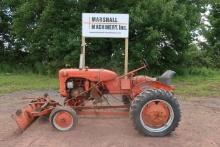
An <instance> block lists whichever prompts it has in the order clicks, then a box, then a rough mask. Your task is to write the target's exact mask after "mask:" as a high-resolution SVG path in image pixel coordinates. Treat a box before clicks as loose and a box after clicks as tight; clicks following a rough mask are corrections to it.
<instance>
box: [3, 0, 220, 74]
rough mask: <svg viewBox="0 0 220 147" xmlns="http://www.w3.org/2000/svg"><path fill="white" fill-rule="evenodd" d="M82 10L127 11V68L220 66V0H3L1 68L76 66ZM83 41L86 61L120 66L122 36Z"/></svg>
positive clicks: (35, 69)
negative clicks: (144, 63)
mask: <svg viewBox="0 0 220 147" xmlns="http://www.w3.org/2000/svg"><path fill="white" fill-rule="evenodd" d="M83 12H86V13H128V14H129V17H130V20H129V22H130V24H129V69H133V68H136V67H138V66H140V60H141V59H143V58H144V59H146V60H147V61H148V63H149V64H150V67H151V69H152V70H154V71H161V70H164V69H168V68H171V69H180V68H189V67H211V68H219V67H220V27H219V26H220V2H218V0H216V1H214V0H213V1H208V0H139V1H137V0H120V1H118V0H111V1H110V0H2V1H1V2H0V63H1V65H0V69H1V68H2V70H4V69H5V70H10V69H11V68H13V69H27V70H31V71H33V72H37V73H55V72H56V71H57V70H58V69H60V68H63V67H78V64H79V54H80V48H81V27H82V26H81V15H82V13H83ZM203 19H205V20H203ZM198 38H203V40H202V41H201V39H198ZM86 43H87V45H86V65H87V66H89V67H92V68H101V67H103V68H110V69H114V70H117V71H122V70H123V62H124V60H123V58H124V42H123V39H105V38H102V39H100V38H99V39H95V38H92V39H91V38H90V39H86Z"/></svg>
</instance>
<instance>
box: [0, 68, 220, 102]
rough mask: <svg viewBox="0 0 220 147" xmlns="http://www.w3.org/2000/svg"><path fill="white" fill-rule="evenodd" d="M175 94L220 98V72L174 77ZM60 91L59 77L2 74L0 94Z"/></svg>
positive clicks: (185, 96)
mask: <svg viewBox="0 0 220 147" xmlns="http://www.w3.org/2000/svg"><path fill="white" fill-rule="evenodd" d="M173 84H174V85H175V86H176V90H175V93H176V94H177V95H180V96H184V98H187V97H220V72H218V71H217V72H213V73H212V74H210V75H185V76H177V77H174V80H173ZM41 89H58V79H57V77H55V76H54V77H51V76H43V75H37V74H3V73H1V74H0V93H1V94H2V93H9V92H13V91H19V90H41Z"/></svg>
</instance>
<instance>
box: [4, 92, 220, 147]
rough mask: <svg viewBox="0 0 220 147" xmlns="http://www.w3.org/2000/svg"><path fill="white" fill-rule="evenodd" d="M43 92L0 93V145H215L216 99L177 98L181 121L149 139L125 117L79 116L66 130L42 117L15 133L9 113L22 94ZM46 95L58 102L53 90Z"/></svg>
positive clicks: (219, 141)
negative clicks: (166, 133)
mask: <svg viewBox="0 0 220 147" xmlns="http://www.w3.org/2000/svg"><path fill="white" fill-rule="evenodd" d="M45 92H46V91H21V92H14V93H11V94H5V95H1V96H0V147H74V146H78V147H88V146H91V147H123V146H124V147H137V146H139V147H142V146H143V147H144V146H150V147H161V146H166V147H175V146H178V147H219V146H220V127H219V122H220V98H207V99H199V98H194V99H193V100H191V101H188V100H187V101H185V100H182V99H181V100H180V104H181V109H182V120H181V123H180V126H179V127H178V128H177V129H176V131H175V132H173V133H172V135H171V136H168V137H161V138H153V137H144V136H142V135H140V134H138V133H137V132H136V131H135V130H134V128H133V126H132V123H131V121H130V119H129V118H79V125H78V126H77V128H76V129H75V130H72V131H69V132H58V131H56V130H54V129H53V128H52V127H51V126H50V124H49V122H48V120H47V119H46V118H40V119H38V120H37V121H36V122H34V123H33V124H32V125H31V127H30V128H28V129H27V130H26V131H25V132H24V133H23V134H20V135H17V134H16V133H15V130H16V128H17V126H16V124H15V122H14V121H13V120H12V119H11V114H12V113H14V112H15V111H16V109H18V108H21V107H22V106H23V105H25V104H27V103H28V101H29V100H27V99H26V100H25V99H22V98H23V97H34V96H40V95H43V94H44V93H45ZM48 93H49V95H50V96H51V97H53V98H55V99H56V100H59V101H62V98H60V97H59V94H58V93H57V92H56V91H49V92H48Z"/></svg>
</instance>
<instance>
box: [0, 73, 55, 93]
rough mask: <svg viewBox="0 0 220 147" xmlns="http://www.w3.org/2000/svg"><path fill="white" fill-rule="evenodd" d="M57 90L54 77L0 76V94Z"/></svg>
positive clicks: (29, 75) (33, 75) (32, 75)
mask: <svg viewBox="0 0 220 147" xmlns="http://www.w3.org/2000/svg"><path fill="white" fill-rule="evenodd" d="M57 88H58V80H57V78H56V77H51V76H43V75H36V74H2V73H1V74H0V93H9V92H13V91H19V90H38V89H57Z"/></svg>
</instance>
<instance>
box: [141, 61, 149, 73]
mask: <svg viewBox="0 0 220 147" xmlns="http://www.w3.org/2000/svg"><path fill="white" fill-rule="evenodd" d="M142 62H143V64H144V65H145V69H146V71H147V70H148V69H149V68H150V67H149V64H148V62H147V60H146V59H142Z"/></svg>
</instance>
